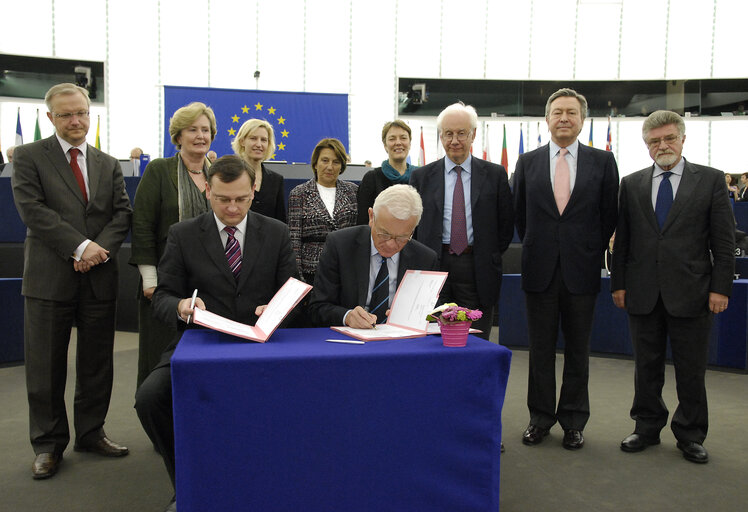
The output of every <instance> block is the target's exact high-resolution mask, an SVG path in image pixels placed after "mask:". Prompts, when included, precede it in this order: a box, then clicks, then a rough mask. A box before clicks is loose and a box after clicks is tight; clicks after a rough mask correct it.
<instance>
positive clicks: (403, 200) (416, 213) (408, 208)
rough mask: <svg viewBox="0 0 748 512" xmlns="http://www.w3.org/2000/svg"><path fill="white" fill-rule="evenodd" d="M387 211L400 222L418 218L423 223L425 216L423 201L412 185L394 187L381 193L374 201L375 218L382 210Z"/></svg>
mask: <svg viewBox="0 0 748 512" xmlns="http://www.w3.org/2000/svg"><path fill="white" fill-rule="evenodd" d="M382 208H387V210H388V211H389V212H390V213H391V214H392V216H393V217H395V218H396V219H400V220H408V219H410V218H411V217H417V218H418V222H420V221H421V214H423V201H421V195H420V194H419V193H418V191H417V190H416V189H415V188H413V187H411V186H410V185H405V184H399V185H392V186H391V187H388V188H386V189H384V190H383V191H382V192H380V193H379V195H378V196H377V198H376V199H375V200H374V207H373V210H374V216H375V217H376V216H377V214H378V213H379V212H380V211H381V210H382Z"/></svg>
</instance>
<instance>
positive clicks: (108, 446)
mask: <svg viewBox="0 0 748 512" xmlns="http://www.w3.org/2000/svg"><path fill="white" fill-rule="evenodd" d="M73 449H74V450H75V451H76V452H91V453H95V454H97V455H101V456H103V457H124V456H125V455H127V454H128V453H130V450H128V449H127V447H125V446H120V445H118V444H117V443H115V442H113V441H112V440H110V439H109V438H108V437H106V436H103V437H100V438H98V439H96V440H95V441H93V442H89V443H85V444H84V443H80V444H76V445H75V447H74V448H73Z"/></svg>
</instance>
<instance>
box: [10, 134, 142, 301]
mask: <svg viewBox="0 0 748 512" xmlns="http://www.w3.org/2000/svg"><path fill="white" fill-rule="evenodd" d="M13 164H14V173H13V177H12V184H13V197H14V200H15V203H16V208H18V213H19V214H20V216H21V219H22V220H23V222H24V224H26V227H27V231H26V243H25V253H24V271H23V288H22V292H23V294H24V295H25V296H27V297H35V298H39V299H47V300H59V301H64V300H70V299H72V298H74V297H75V296H76V293H77V289H78V280H79V279H80V278H81V276H82V275H83V274H81V273H79V272H76V271H75V270H74V269H73V260H72V254H73V251H74V250H75V249H76V248H77V247H78V246H79V245H80V244H81V243H82V242H83V241H84V240H86V239H90V240H93V241H94V242H96V243H97V244H99V245H100V246H101V247H103V248H104V249H107V250H108V251H109V257H110V260H109V261H108V262H106V263H103V264H101V265H97V266H96V267H94V268H93V269H92V270H91V271H90V272H88V274H87V275H88V276H89V278H90V281H91V286H92V287H93V291H94V293H95V294H96V297H97V298H98V299H102V300H113V299H116V297H117V274H118V272H117V253H118V252H119V248H120V245H121V244H122V242H123V241H124V240H125V237H126V236H127V233H128V231H129V230H130V218H131V216H132V209H131V208H130V200H129V199H128V197H127V192H126V191H125V184H124V179H123V178H122V169H121V168H120V165H119V162H118V161H117V160H116V159H115V158H112V157H111V156H109V155H107V154H105V153H102V152H101V151H99V150H98V149H96V148H94V147H93V146H91V145H89V146H88V150H87V159H86V166H87V169H88V183H89V194H88V196H89V200H88V203H86V202H85V201H84V199H83V194H82V193H81V191H80V188H78V184H77V182H76V181H75V177H74V176H73V172H72V170H71V169H70V164H69V163H68V161H67V159H66V158H65V154H64V153H63V151H62V147H61V146H60V143H59V142H58V140H57V137H56V136H55V135H52V136H51V137H49V138H47V139H43V140H39V141H36V142H32V143H31V144H24V145H23V146H19V147H18V148H16V150H15V153H14V155H13Z"/></svg>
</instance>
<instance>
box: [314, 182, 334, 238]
mask: <svg viewBox="0 0 748 512" xmlns="http://www.w3.org/2000/svg"><path fill="white" fill-rule="evenodd" d="M338 194H340V187H337V186H336V187H335V205H334V206H333V209H332V213H333V215H334V214H336V213H337V210H338V208H339V205H338V203H339V201H338ZM307 196H308V198H309V201H307V204H308V205H309V207H310V208H309V209H310V210H312V211H319V212H324V213H325V217H324V219H325V222H327V224H328V225H329V226H330V229H331V230H334V229H335V219H334V218H333V217H332V216H331V215H330V212H329V211H327V206H325V203H324V201H322V196H320V195H319V190H317V181H316V180H315V179H314V178H312V179H311V180H309V181H307Z"/></svg>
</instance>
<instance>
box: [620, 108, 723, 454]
mask: <svg viewBox="0 0 748 512" xmlns="http://www.w3.org/2000/svg"><path fill="white" fill-rule="evenodd" d="M642 138H643V139H644V142H645V144H646V145H647V147H648V149H649V156H650V157H651V158H652V160H654V165H653V166H651V167H647V168H646V169H642V170H641V171H638V172H635V173H633V174H630V175H628V176H626V177H625V178H623V181H622V182H621V192H620V196H619V216H618V227H617V228H616V239H615V244H614V246H613V265H612V267H611V291H612V293H613V301H614V302H615V304H616V306H618V307H619V308H623V309H625V310H626V312H627V313H628V316H629V326H630V330H631V339H632V342H633V345H634V362H635V365H636V369H635V373H634V403H633V405H632V406H631V418H632V419H633V420H634V421H635V422H636V426H635V427H634V432H633V433H632V434H631V435H630V436H628V437H626V438H625V439H624V440H623V441H622V442H621V450H623V451H625V452H639V451H642V450H644V449H645V448H647V447H648V446H652V445H656V444H659V443H660V431H661V430H662V429H663V428H664V427H665V425H667V419H668V414H669V413H668V410H667V407H666V406H665V402H664V401H663V399H662V386H663V384H664V382H665V354H666V349H667V340H668V338H669V339H670V348H671V350H672V356H673V366H674V367H675V381H676V390H677V392H678V408H677V409H676V410H675V413H674V414H673V418H672V421H671V423H670V428H671V430H672V431H673V434H674V435H675V438H676V440H677V443H676V446H677V447H678V449H680V450H681V452H683V457H684V458H685V459H686V460H688V461H690V462H696V463H705V462H707V461H708V460H709V456H708V454H707V451H706V449H705V448H704V446H703V443H704V439H705V438H706V433H707V428H708V425H709V422H708V413H707V400H706V386H705V384H704V376H705V373H706V364H707V353H708V348H709V332H710V329H711V326H712V319H713V316H714V315H715V314H719V313H722V312H724V311H725V310H726V309H727V303H728V298H729V295H730V292H731V290H732V279H733V272H734V267H735V258H734V256H733V250H734V249H735V219H734V217H733V214H732V208H731V207H730V201H729V199H728V197H727V194H726V187H725V178H724V173H723V172H721V171H719V170H717V169H713V168H711V167H705V166H703V165H697V164H692V163H691V162H688V161H686V159H685V158H683V157H682V156H681V154H682V152H683V143H684V142H685V140H686V125H685V123H684V122H683V119H682V118H681V117H680V116H679V115H678V114H676V113H674V112H669V111H666V110H658V111H656V112H653V113H652V114H651V115H650V116H649V117H648V118H647V119H646V121H645V122H644V125H643V126H642Z"/></svg>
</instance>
